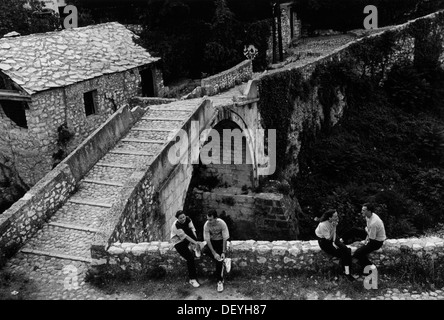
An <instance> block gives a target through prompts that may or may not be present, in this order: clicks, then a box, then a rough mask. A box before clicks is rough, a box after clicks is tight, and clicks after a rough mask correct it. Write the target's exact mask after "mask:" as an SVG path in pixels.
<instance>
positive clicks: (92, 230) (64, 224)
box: [48, 222, 99, 233]
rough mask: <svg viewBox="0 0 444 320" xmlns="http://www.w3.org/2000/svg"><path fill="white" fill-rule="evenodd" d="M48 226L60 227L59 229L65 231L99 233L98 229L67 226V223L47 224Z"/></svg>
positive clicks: (73, 225)
mask: <svg viewBox="0 0 444 320" xmlns="http://www.w3.org/2000/svg"><path fill="white" fill-rule="evenodd" d="M48 225H50V226H55V227H60V228H65V229H73V230H80V231H86V232H94V233H96V232H97V231H99V229H96V228H89V227H84V226H79V225H75V224H69V223H60V222H49V223H48Z"/></svg>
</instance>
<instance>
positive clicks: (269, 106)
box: [258, 70, 311, 176]
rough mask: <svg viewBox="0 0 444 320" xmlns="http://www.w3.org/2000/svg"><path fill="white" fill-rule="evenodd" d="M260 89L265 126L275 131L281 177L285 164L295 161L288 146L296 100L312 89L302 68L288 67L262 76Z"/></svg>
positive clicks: (259, 104)
mask: <svg viewBox="0 0 444 320" xmlns="http://www.w3.org/2000/svg"><path fill="white" fill-rule="evenodd" d="M259 90H260V94H261V99H260V101H259V103H258V108H259V111H260V113H261V117H262V126H263V127H264V128H265V129H275V130H276V153H277V157H276V160H277V170H276V173H275V175H276V176H279V175H280V171H281V169H282V168H284V167H285V163H287V162H289V161H292V159H289V158H288V152H287V150H286V149H287V145H288V134H289V132H290V120H291V115H292V113H293V110H294V105H295V100H296V98H297V97H299V98H301V99H302V100H304V101H306V100H307V99H308V97H309V93H310V92H311V88H310V87H309V82H307V81H305V80H304V78H303V76H302V73H301V72H300V71H299V70H286V71H283V72H277V73H274V74H271V75H269V76H266V77H264V78H262V79H261V82H260V84H259ZM266 145H268V144H267V143H266Z"/></svg>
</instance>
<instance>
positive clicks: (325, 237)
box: [315, 209, 355, 281]
mask: <svg viewBox="0 0 444 320" xmlns="http://www.w3.org/2000/svg"><path fill="white" fill-rule="evenodd" d="M315 220H317V221H320V222H319V224H318V226H317V228H316V230H315V233H316V236H317V237H318V243H319V247H320V248H321V249H322V250H323V251H324V252H326V253H327V254H329V255H332V256H334V257H337V258H339V259H340V261H341V265H342V266H343V268H344V275H345V277H346V278H347V279H348V280H350V281H354V280H355V278H354V277H353V276H352V275H351V274H350V265H351V249H350V248H348V247H347V246H346V245H345V244H343V243H342V242H341V240H340V239H339V237H336V227H337V225H338V223H339V216H338V212H337V211H336V210H335V209H331V210H328V211H326V212H325V213H324V214H323V215H322V217H321V218H320V219H315Z"/></svg>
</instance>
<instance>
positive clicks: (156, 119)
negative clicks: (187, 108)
mask: <svg viewBox="0 0 444 320" xmlns="http://www.w3.org/2000/svg"><path fill="white" fill-rule="evenodd" d="M185 119H186V118H168V117H166V118H162V117H147V116H145V117H142V120H148V121H184V120H185Z"/></svg>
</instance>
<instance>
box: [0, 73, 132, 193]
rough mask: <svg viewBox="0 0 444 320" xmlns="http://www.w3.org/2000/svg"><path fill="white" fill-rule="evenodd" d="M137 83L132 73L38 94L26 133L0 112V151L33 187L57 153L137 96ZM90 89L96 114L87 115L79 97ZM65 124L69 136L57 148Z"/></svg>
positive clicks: (69, 148) (75, 143)
mask: <svg viewBox="0 0 444 320" xmlns="http://www.w3.org/2000/svg"><path fill="white" fill-rule="evenodd" d="M139 84H140V75H139V71H138V69H137V68H135V69H132V70H129V71H124V72H119V73H113V74H108V75H103V76H98V77H96V78H94V79H91V80H87V81H82V82H79V83H76V84H73V85H69V86H67V87H65V88H55V89H52V90H48V91H43V92H40V93H37V94H35V95H33V96H32V102H31V103H29V110H26V118H27V123H28V129H24V128H20V127H18V126H17V125H15V123H13V122H12V121H11V120H10V119H8V118H7V117H6V115H4V114H3V112H0V113H1V114H0V115H1V117H0V152H1V153H2V154H4V155H6V156H7V157H8V158H9V159H12V162H13V163H14V166H15V169H16V171H17V172H18V173H19V175H20V177H22V179H23V180H24V181H25V182H26V183H27V184H29V185H30V186H32V185H34V184H35V183H36V182H37V181H38V180H39V179H41V178H42V177H43V176H44V175H45V174H46V173H47V172H49V171H50V170H51V169H52V167H53V165H54V163H55V159H53V154H55V153H56V152H57V151H58V150H59V149H64V151H65V153H70V152H71V151H72V150H74V148H76V147H77V146H78V145H79V144H80V142H81V141H83V140H84V139H85V138H86V137H87V136H88V135H89V134H91V132H93V131H94V130H95V129H97V127H98V126H99V125H100V124H102V123H104V122H105V121H106V119H107V118H108V117H109V116H110V115H111V114H112V113H113V112H115V111H116V110H117V109H118V108H120V107H122V106H123V105H125V104H128V103H129V101H130V99H131V98H132V97H134V96H137V95H139V93H140V86H139ZM92 90H97V95H96V99H95V103H96V113H95V114H92V115H89V116H86V114H85V107H84V102H83V93H85V92H88V91H92ZM65 122H66V124H67V126H68V130H69V131H70V132H72V133H73V134H74V136H73V137H72V138H71V140H70V141H69V142H68V144H67V145H66V146H63V147H62V146H59V145H58V144H57V141H58V131H57V128H58V127H59V126H60V125H62V124H63V123H65Z"/></svg>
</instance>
